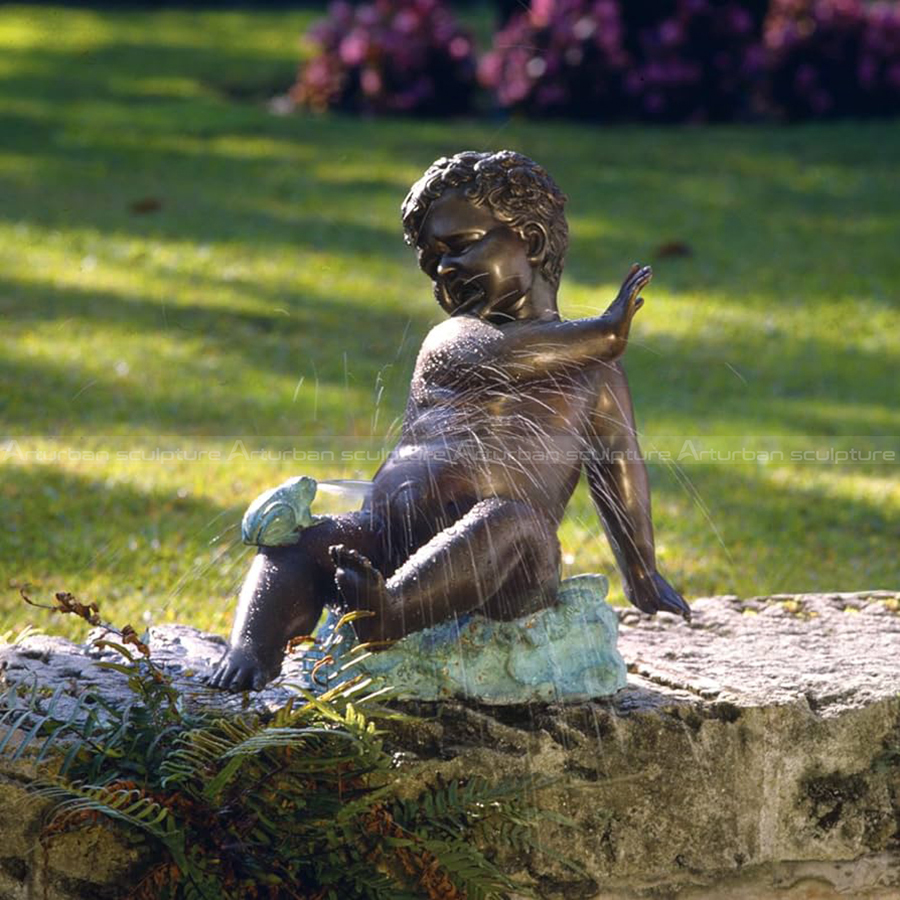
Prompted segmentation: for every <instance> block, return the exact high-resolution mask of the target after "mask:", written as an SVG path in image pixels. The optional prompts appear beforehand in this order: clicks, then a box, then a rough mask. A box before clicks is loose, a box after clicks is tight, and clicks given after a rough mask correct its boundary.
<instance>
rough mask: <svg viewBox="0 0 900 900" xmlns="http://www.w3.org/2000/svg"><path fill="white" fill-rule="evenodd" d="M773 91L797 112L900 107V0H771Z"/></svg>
mask: <svg viewBox="0 0 900 900" xmlns="http://www.w3.org/2000/svg"><path fill="white" fill-rule="evenodd" d="M763 40H764V46H765V51H766V69H767V73H768V77H769V83H768V97H769V99H770V101H771V103H772V105H773V107H774V109H775V110H776V111H777V112H780V113H781V114H782V115H784V116H786V117H788V118H792V119H800V118H808V117H830V116H848V115H851V116H866V115H891V114H893V115H896V114H897V113H898V112H900V3H897V2H892V3H887V2H877V3H869V2H863V0H772V4H771V8H770V11H769V15H768V17H767V19H766V26H765V32H764V35H763Z"/></svg>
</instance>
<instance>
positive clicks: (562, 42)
mask: <svg viewBox="0 0 900 900" xmlns="http://www.w3.org/2000/svg"><path fill="white" fill-rule="evenodd" d="M619 13H620V8H619V3H618V2H617V0H587V2H585V0H533V2H532V3H531V7H530V9H528V10H525V11H522V12H520V13H518V14H516V15H513V16H512V18H511V19H510V20H509V21H508V22H507V24H506V25H505V26H504V27H503V28H501V29H500V31H498V32H497V34H496V35H495V36H494V42H493V48H492V49H491V50H490V52H488V53H487V54H486V55H485V56H484V57H483V58H482V60H481V64H480V66H479V71H478V74H479V80H480V81H481V83H482V84H483V85H484V86H485V87H487V88H489V89H490V90H492V91H493V92H494V95H495V97H496V99H497V101H498V103H499V104H500V106H502V107H505V108H512V109H518V110H522V111H524V112H527V113H533V114H538V115H562V116H570V117H574V118H589V119H606V118H611V117H613V116H617V115H619V114H620V112H621V108H622V102H623V95H622V80H623V77H624V74H625V71H626V68H627V66H628V63H629V58H628V54H627V53H626V52H625V49H624V45H623V29H622V22H621V17H620V14H619Z"/></svg>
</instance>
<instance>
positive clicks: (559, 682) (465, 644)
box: [243, 477, 626, 704]
mask: <svg viewBox="0 0 900 900" xmlns="http://www.w3.org/2000/svg"><path fill="white" fill-rule="evenodd" d="M315 493H316V482H315V480H314V479H312V478H306V477H304V478H295V479H291V480H290V481H289V482H286V483H285V484H283V485H280V486H279V487H278V488H275V489H273V490H272V491H267V492H266V493H265V494H263V495H261V496H260V497H259V498H257V500H256V501H255V502H254V503H253V504H252V505H251V507H250V509H248V511H247V514H246V515H245V517H244V522H243V535H244V540H245V541H246V542H247V543H259V544H266V545H268V546H272V545H276V544H280V545H283V544H289V543H293V542H294V541H296V540H297V535H298V533H299V530H300V529H302V528H303V527H306V526H308V525H310V524H312V522H313V521H314V518H315V517H314V516H312V514H311V512H310V505H311V504H312V501H313V499H314V497H315ZM608 588H609V584H608V582H607V580H606V578H605V577H604V576H603V575H578V576H576V577H574V578H569V579H567V580H565V581H564V582H563V583H562V584H561V585H560V590H559V603H558V604H557V605H556V606H554V607H552V608H550V609H544V610H541V611H540V612H537V613H533V614H531V615H528V616H524V617H522V618H520V619H515V620H513V621H511V622H498V621H495V620H493V619H487V618H485V617H484V616H481V615H477V614H470V615H467V616H464V617H462V618H460V619H456V620H452V621H449V622H443V623H441V624H440V625H436V626H434V627H433V628H426V629H424V630H423V631H419V632H416V633H415V634H410V635H407V636H406V637H405V638H403V639H402V640H400V641H398V642H397V643H396V644H394V645H393V646H392V647H390V648H389V649H387V650H382V651H380V652H378V653H368V654H365V653H360V652H359V651H358V650H356V651H354V647H355V644H356V639H355V635H354V634H353V631H352V628H351V627H350V626H344V627H343V628H341V629H340V630H339V631H337V632H335V631H334V628H335V625H336V622H335V620H334V618H333V617H329V621H328V622H326V624H325V625H324V626H323V629H322V634H321V636H320V637H321V639H322V640H323V644H324V650H325V653H326V654H328V655H329V656H331V657H332V658H333V659H334V664H333V666H329V667H328V671H326V672H322V673H321V675H322V676H323V678H324V681H325V682H326V683H328V686H329V687H330V686H333V685H334V684H335V683H337V681H340V680H343V679H344V678H346V677H347V675H348V674H349V675H358V674H360V673H364V674H368V675H371V676H372V677H375V678H378V679H379V680H382V681H384V682H385V683H386V684H390V685H391V686H392V687H393V688H394V689H395V690H396V692H397V693H398V694H399V696H401V697H405V698H411V699H412V698H415V699H419V700H440V699H444V698H448V697H468V698H470V699H474V700H480V701H483V702H485V703H494V704H514V703H528V702H530V701H534V700H539V701H543V702H554V701H566V700H568V701H577V700H587V699H590V698H592V697H603V696H609V695H610V694H614V693H615V692H616V691H617V690H619V689H620V688H622V687H624V686H625V677H626V676H625V663H624V661H623V660H622V657H621V656H620V655H619V652H618V650H617V649H616V639H617V637H618V619H617V617H616V614H615V611H614V610H613V609H612V608H611V607H610V606H609V605H608V604H607V603H606V594H607V591H608Z"/></svg>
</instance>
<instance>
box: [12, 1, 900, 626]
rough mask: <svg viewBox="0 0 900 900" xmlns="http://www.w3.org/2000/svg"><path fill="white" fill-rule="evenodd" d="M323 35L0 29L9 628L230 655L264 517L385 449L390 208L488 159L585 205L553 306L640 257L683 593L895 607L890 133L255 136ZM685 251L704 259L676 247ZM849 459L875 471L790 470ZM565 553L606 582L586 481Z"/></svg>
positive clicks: (39, 19)
mask: <svg viewBox="0 0 900 900" xmlns="http://www.w3.org/2000/svg"><path fill="white" fill-rule="evenodd" d="M313 17H314V14H313V13H309V12H301V13H291V14H279V13H274V12H253V13H237V12H230V11H229V12H213V13H203V14H193V13H189V12H181V11H180V12H165V13H155V14H154V13H140V12H115V11H109V10H107V11H103V12H91V11H83V10H82V11H78V10H73V9H62V8H61V9H55V8H47V7H16V6H3V7H2V8H0V323H2V325H0V327H2V334H3V346H2V352H0V447H2V448H4V449H3V450H2V452H0V518H2V526H0V633H2V632H3V631H4V630H5V629H6V628H16V627H18V626H20V625H22V624H24V622H26V621H35V623H36V624H39V625H41V626H42V627H51V626H52V627H54V628H55V627H56V625H55V624H54V623H52V622H50V621H48V620H47V619H46V618H43V617H41V616H40V615H38V616H37V617H35V615H34V612H33V611H32V610H30V609H28V608H26V607H24V606H23V605H22V603H21V601H20V600H19V597H18V587H19V586H20V585H22V584H25V583H28V584H30V585H31V586H32V588H31V590H32V594H33V596H36V597H39V598H42V599H46V598H47V597H49V596H51V593H52V592H53V591H56V590H63V589H65V590H70V591H73V592H74V593H75V594H76V595H78V596H79V597H80V598H81V599H84V600H97V601H99V602H100V603H101V605H102V608H103V612H104V613H105V615H106V616H107V617H108V618H110V619H111V620H113V621H115V622H117V623H119V624H124V623H125V622H127V621H130V622H132V623H134V624H135V625H137V626H139V625H140V624H141V623H142V622H151V621H153V622H160V621H173V620H178V621H182V622H186V623H190V624H196V625H198V626H201V627H204V628H208V629H213V630H216V631H219V632H223V633H226V632H227V629H228V627H229V623H230V619H231V611H232V604H233V596H234V590H235V587H236V585H237V584H238V583H239V581H240V578H241V576H242V574H243V572H244V571H245V569H246V566H247V563H248V561H249V558H250V557H249V551H248V550H247V549H245V548H243V547H241V546H240V545H239V543H238V540H237V537H238V535H237V526H238V523H239V521H240V516H241V513H242V511H243V509H244V507H245V506H246V505H247V504H248V503H249V501H250V500H252V499H253V497H254V496H255V495H256V494H257V493H258V492H259V491H261V490H263V489H264V488H266V487H269V486H271V485H274V484H276V483H278V482H279V481H281V480H283V479H284V478H287V477H289V476H291V475H294V474H300V473H309V474H312V475H315V476H318V477H326V476H331V477H369V476H371V475H372V474H373V473H374V471H375V468H376V467H377V458H378V456H379V453H380V452H381V451H383V450H384V449H385V448H386V447H390V446H391V441H392V435H393V434H395V433H396V428H397V422H398V417H399V416H400V415H401V414H402V411H403V406H404V402H405V397H406V388H407V385H408V380H409V375H410V372H411V368H412V365H413V361H414V359H415V353H416V350H417V347H418V344H419V343H420V341H421V339H422V337H423V336H424V334H425V333H426V331H427V329H428V328H429V326H430V325H432V324H434V323H436V322H437V321H439V319H440V318H441V314H440V312H439V310H438V309H437V308H436V306H435V304H434V302H433V300H432V299H431V296H430V289H429V286H428V284H427V282H426V280H425V279H424V277H423V276H422V275H421V274H420V273H419V272H418V271H417V269H416V266H415V261H414V258H413V255H412V253H411V252H410V251H409V250H408V249H407V248H406V247H404V245H403V243H402V240H401V236H400V229H399V224H398V205H399V203H400V201H401V199H402V198H403V196H404V194H405V191H406V190H407V188H408V186H409V184H410V183H411V182H412V181H413V180H414V179H415V178H416V177H418V175H419V174H421V172H422V170H423V169H424V168H425V166H426V165H428V163H430V162H431V161H432V160H433V159H434V158H435V157H437V156H439V155H443V154H446V153H449V152H453V151H456V150H458V149H463V148H466V147H477V148H494V149H499V148H501V147H511V148H514V149H518V150H520V151H522V152H524V153H526V154H528V155H531V156H533V157H534V158H536V159H538V160H539V161H541V162H543V163H544V164H545V165H546V166H547V168H548V169H549V170H550V171H551V172H553V173H554V174H555V175H556V177H557V178H558V180H559V181H560V182H561V184H562V186H563V188H564V189H565V190H566V191H567V193H568V194H569V196H570V198H571V200H570V204H569V213H570V224H571V231H572V246H571V251H570V257H569V263H568V265H567V270H566V276H565V277H564V280H563V285H564V287H563V292H562V306H563V312H564V314H568V315H571V316H576V315H581V314H586V313H588V312H591V311H594V310H598V309H602V308H605V306H606V304H607V302H608V301H609V299H611V297H612V296H613V294H614V291H615V289H616V287H617V285H618V281H619V280H620V278H621V276H622V275H623V273H624V272H625V270H626V269H627V267H628V265H629V264H630V263H631V262H632V261H634V260H639V261H642V262H650V263H652V264H653V265H654V268H655V270H656V278H655V281H654V283H653V285H652V286H651V288H650V289H649V291H648V292H647V294H646V297H647V305H646V307H645V309H644V310H643V311H641V313H640V314H639V317H638V319H637V320H636V324H635V328H634V330H633V332H632V335H633V341H632V343H631V345H630V346H629V350H628V354H627V357H626V367H627V369H628V372H629V375H630V378H631V383H632V391H633V395H634V398H635V404H636V407H637V416H638V423H639V427H640V428H641V430H642V433H643V435H644V437H643V445H644V448H645V450H646V451H649V452H651V453H652V454H656V457H657V459H656V460H655V461H653V462H652V463H651V467H650V470H651V478H652V481H653V490H654V519H655V524H656V533H657V540H658V548H659V556H660V563H661V568H662V569H663V570H664V571H665V572H666V574H667V575H668V576H669V577H670V579H671V580H672V581H673V582H674V583H675V584H677V585H679V586H681V587H682V588H683V590H684V592H685V594H686V595H687V596H688V597H696V596H701V595H706V594H710V593H737V594H740V595H745V596H746V595H753V594H759V593H773V592H793V591H827V590H857V589H864V588H893V589H896V588H898V587H900V561H898V541H900V524H898V523H900V480H898V463H897V461H896V460H897V459H898V456H897V455H895V457H894V462H893V463H891V462H889V461H885V459H884V457H883V456H882V457H880V458H878V459H872V458H871V456H873V455H875V454H878V453H881V454H883V453H884V452H885V451H892V452H893V453H894V454H900V438H898V435H900V402H898V401H900V379H898V369H900V342H898V339H897V335H898V333H900V296H898V291H900V194H898V190H897V188H898V184H900V123H898V122H894V123H876V124H860V123H856V122H849V123H844V124H834V125H815V126H808V127H793V128H770V127H760V128H740V127H733V128H715V129H713V128H710V129H677V128H675V129H669V130H657V129H643V128H640V129H639V128H595V127H582V126H572V125H561V124H553V125H546V124H535V123H531V124H529V123H524V122H517V121H514V122H499V121H496V122H491V121H479V122H474V121H472V122H470V121H462V122H459V121H455V122H433V121H432V122H407V121H359V120H355V119H347V118H340V117H312V116H305V115H296V116H292V117H287V118H277V117H274V116H272V115H269V114H268V113H267V112H266V110H265V107H264V103H263V98H265V97H267V96H269V95H271V94H272V93H274V92H275V91H276V90H278V89H280V88H284V87H286V86H287V84H289V83H290V80H291V76H292V72H293V69H294V66H295V62H296V58H297V52H298V51H297V36H298V35H299V34H300V33H301V32H302V30H303V29H304V27H305V25H306V24H307V23H308V21H309V20H310V19H311V18H313ZM135 204H138V206H137V209H138V210H140V209H144V210H145V211H144V212H140V211H136V208H135V206H134V205H135ZM150 207H158V208H156V209H148V208H150ZM674 240H677V241H685V242H687V243H688V244H689V245H690V246H691V248H692V249H693V251H694V252H693V255H692V256H690V257H676V258H672V257H662V258H659V257H658V256H657V255H656V253H655V251H656V248H658V247H659V246H660V245H661V244H663V243H665V242H667V241H674ZM686 440H690V441H691V444H690V445H686V444H685V441H686ZM238 442H240V443H238ZM286 448H296V450H297V451H298V454H297V455H298V458H296V459H294V458H281V459H279V458H277V457H278V453H279V452H280V451H284V450H285V449H286ZM329 450H330V451H331V452H334V453H335V454H336V457H335V459H334V460H333V461H331V462H321V461H317V460H316V459H314V458H313V453H314V452H316V451H326V452H327V451H329ZM745 450H746V451H750V452H748V453H747V454H746V455H747V456H750V457H753V456H754V454H755V458H749V459H743V458H742V456H743V454H744V451H745ZM259 451H266V454H265V458H261V456H260V453H259ZM758 451H772V452H773V458H771V459H769V460H766V459H765V457H764V456H761V455H760V454H759V453H758ZM835 451H844V452H847V453H848V454H849V453H850V452H851V451H854V452H855V453H856V454H857V456H862V457H863V458H862V459H859V458H857V459H848V460H846V461H818V462H817V461H804V460H802V459H798V458H792V454H794V455H797V454H799V455H801V456H802V454H804V453H806V454H809V453H816V452H818V453H820V454H823V455H827V454H829V453H831V452H835ZM665 452H668V453H669V454H670V455H671V460H670V461H666V460H665V459H664V458H663V456H664V453H665ZM342 453H345V454H349V457H347V458H343V459H342V458H341V454H342ZM712 453H715V454H716V455H717V457H718V458H717V459H715V460H713V459H711V458H710V456H711V454H712ZM735 453H737V454H738V455H739V456H740V457H741V458H738V459H731V460H730V461H725V458H726V457H728V456H729V455H733V454H735ZM778 453H781V454H782V457H781V458H779V457H778V456H777V454H778ZM91 454H95V455H96V457H95V458H90V455H91ZM216 454H218V455H219V457H218V458H215V455H216ZM703 454H706V455H705V457H704V456H703ZM867 455H869V456H870V458H866V457H867ZM679 456H681V459H680V460H679V459H678V457H679ZM97 457H99V458H97ZM319 508H320V510H323V511H327V510H328V509H331V508H333V507H332V506H329V504H328V503H324V504H323V505H322V506H320V507H319ZM561 537H562V539H563V543H564V548H565V551H566V553H567V568H568V570H569V571H571V572H574V571H591V570H599V571H608V572H612V570H613V562H612V555H611V553H610V551H609V549H608V547H607V545H606V542H605V540H604V538H603V537H602V535H601V534H600V531H599V527H598V523H597V520H596V518H595V516H594V515H593V512H592V510H591V507H590V502H589V499H588V497H587V493H586V491H585V490H584V488H583V487H582V488H581V489H579V492H578V494H577V495H576V497H575V499H574V500H573V502H572V504H571V507H570V514H569V517H568V518H567V520H566V522H565V523H564V527H563V529H562V533H561ZM573 559H574V561H573ZM621 596H622V594H621V588H620V582H619V579H618V576H617V575H615V574H614V575H613V597H614V598H619V599H620V598H621ZM59 627H60V628H61V629H63V630H65V629H66V628H68V627H70V625H69V624H67V623H59Z"/></svg>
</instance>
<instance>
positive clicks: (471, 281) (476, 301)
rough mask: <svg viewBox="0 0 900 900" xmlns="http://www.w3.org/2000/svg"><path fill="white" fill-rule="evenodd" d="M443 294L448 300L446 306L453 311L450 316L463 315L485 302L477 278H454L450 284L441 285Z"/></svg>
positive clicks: (484, 296) (483, 293)
mask: <svg viewBox="0 0 900 900" xmlns="http://www.w3.org/2000/svg"><path fill="white" fill-rule="evenodd" d="M443 290H444V296H445V297H446V299H447V300H448V301H449V302H448V304H447V305H448V307H449V308H450V309H452V310H453V311H452V312H451V313H450V314H451V315H452V316H464V315H466V314H467V313H473V312H475V311H476V310H477V309H478V308H479V307H480V306H483V305H484V303H485V299H486V295H485V292H484V288H482V287H481V286H480V284H479V279H478V278H477V277H475V278H456V279H454V280H453V281H452V282H450V284H444V285H443Z"/></svg>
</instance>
